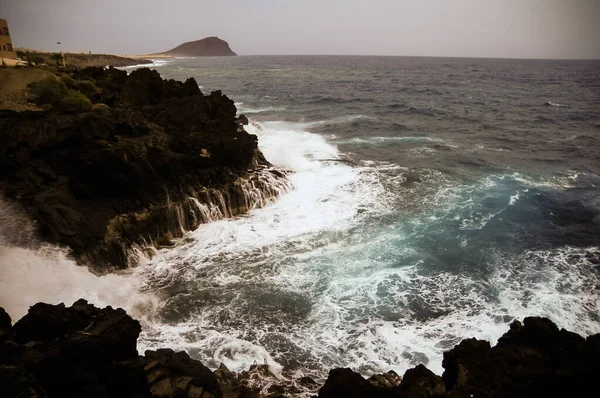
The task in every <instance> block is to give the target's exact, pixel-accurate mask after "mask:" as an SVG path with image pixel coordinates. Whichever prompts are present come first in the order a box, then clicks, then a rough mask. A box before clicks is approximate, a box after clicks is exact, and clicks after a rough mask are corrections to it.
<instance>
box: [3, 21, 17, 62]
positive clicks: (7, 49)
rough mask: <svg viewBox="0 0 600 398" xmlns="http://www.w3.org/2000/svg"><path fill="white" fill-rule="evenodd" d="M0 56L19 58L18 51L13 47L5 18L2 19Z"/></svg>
mask: <svg viewBox="0 0 600 398" xmlns="http://www.w3.org/2000/svg"><path fill="white" fill-rule="evenodd" d="M0 58H12V59H17V52H16V51H15V48H14V47H13V44H12V40H11V38H10V31H9V30H8V23H6V20H5V19H0Z"/></svg>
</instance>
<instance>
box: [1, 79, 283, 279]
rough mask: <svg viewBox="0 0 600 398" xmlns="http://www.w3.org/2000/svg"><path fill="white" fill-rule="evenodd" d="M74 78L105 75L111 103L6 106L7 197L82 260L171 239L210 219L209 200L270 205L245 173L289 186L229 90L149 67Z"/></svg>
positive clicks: (230, 208)
mask: <svg viewBox="0 0 600 398" xmlns="http://www.w3.org/2000/svg"><path fill="white" fill-rule="evenodd" d="M73 78H74V79H75V80H76V81H79V80H85V81H93V82H94V84H95V85H96V86H97V87H98V88H99V90H98V92H97V93H95V94H93V95H91V97H90V98H92V101H93V102H94V103H95V105H98V104H104V105H106V106H107V107H103V110H102V111H101V112H99V111H90V112H83V113H78V114H65V113H60V112H57V111H48V112H21V113H17V112H10V111H3V112H0V131H2V134H1V135H0V194H3V195H4V196H5V197H7V198H9V199H12V200H14V201H16V202H18V203H19V204H20V205H21V207H22V208H23V209H25V210H26V211H27V212H28V214H29V215H30V216H31V217H32V218H33V219H34V220H35V221H36V222H37V225H38V227H39V233H40V235H41V236H42V238H44V239H46V240H49V241H51V242H54V243H58V244H60V245H66V246H68V247H69V248H70V249H71V250H72V253H73V255H74V256H75V257H76V258H77V259H78V260H80V262H86V263H87V264H88V265H91V266H92V267H95V268H97V269H102V268H104V267H107V266H117V267H125V266H127V265H128V263H129V262H130V261H135V258H132V257H130V256H129V251H128V249H129V248H131V247H132V246H133V245H141V246H144V245H148V244H150V245H154V246H155V247H159V246H164V245H168V244H169V243H170V241H171V240H172V239H174V238H178V237H181V236H182V230H183V231H185V230H190V229H194V228H196V227H197V226H198V225H199V224H200V223H202V222H207V221H208V220H209V219H210V217H208V216H207V214H204V213H208V210H206V211H204V213H203V210H202V209H200V208H198V206H197V203H200V204H204V205H206V206H207V208H208V207H211V206H213V205H215V206H217V208H218V212H220V214H221V215H222V216H223V217H225V216H235V215H237V214H240V213H244V212H246V211H247V210H248V209H249V208H251V207H252V206H258V207H260V206H261V205H264V204H265V203H266V201H259V202H257V203H250V199H249V198H250V196H249V195H248V192H247V190H246V185H245V184H247V183H246V182H245V181H248V180H252V184H253V185H255V186H256V187H257V188H258V189H259V190H261V192H263V193H264V197H265V198H269V197H274V196H276V195H277V194H278V192H279V191H278V190H277V189H273V186H271V183H270V182H268V181H267V180H266V179H264V178H263V177H262V176H263V175H264V174H265V173H266V174H267V175H269V176H270V178H271V180H272V181H284V178H282V177H281V173H272V171H271V170H270V167H269V166H270V165H269V163H268V162H267V161H266V160H265V158H264V156H263V155H262V154H261V153H260V151H259V150H258V146H257V138H256V136H254V135H251V134H248V133H247V132H246V131H245V130H244V129H243V128H241V126H242V124H241V123H242V122H243V121H244V120H243V119H241V120H238V119H236V108H235V105H234V103H233V101H232V100H230V99H229V98H227V97H226V96H225V95H223V94H222V93H221V92H220V91H215V92H213V93H211V94H210V95H203V94H202V92H201V91H200V89H199V88H198V84H197V83H196V81H195V80H194V79H193V78H190V79H188V80H186V82H185V83H182V82H178V81H175V80H163V79H162V78H161V77H160V75H159V74H158V73H157V72H156V71H153V70H150V69H146V68H142V69H137V70H135V71H133V72H132V73H131V74H129V75H127V73H126V72H124V71H120V70H116V69H113V68H110V69H107V70H104V69H102V68H87V69H84V70H82V71H79V72H77V73H75V74H74V75H73ZM246 121H247V120H246ZM282 186H283V185H282ZM190 198H193V199H190ZM195 201H196V202H195Z"/></svg>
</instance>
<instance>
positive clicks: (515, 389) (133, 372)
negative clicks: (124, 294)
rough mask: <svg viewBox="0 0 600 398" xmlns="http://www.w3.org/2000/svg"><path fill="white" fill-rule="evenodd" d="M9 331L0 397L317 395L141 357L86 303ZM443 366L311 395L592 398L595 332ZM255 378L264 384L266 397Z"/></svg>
mask: <svg viewBox="0 0 600 398" xmlns="http://www.w3.org/2000/svg"><path fill="white" fill-rule="evenodd" d="M3 313H4V312H3V310H1V309H0V314H3ZM7 319H8V323H7ZM0 321H1V322H2V323H1V325H2V327H4V328H6V327H7V325H8V324H9V322H10V318H7V317H4V316H2V315H0ZM9 331H10V333H9V336H8V338H7V339H5V341H3V342H2V343H1V344H0V396H1V397H3V398H4V397H7V398H13V397H98V398H104V397H106V398H108V397H123V398H125V397H127V398H132V397H148V398H149V397H172V398H176V397H177V398H179V397H187V398H193V397H194V398H197V397H199V398H211V397H213V398H222V397H225V398H242V397H243V398H255V397H256V398H258V397H264V396H266V397H273V398H274V397H284V396H290V395H294V394H299V393H302V394H305V395H306V393H307V392H310V391H314V390H315V389H316V383H315V382H314V381H313V380H312V379H310V378H303V379H301V380H299V381H297V383H294V382H291V380H288V382H285V380H281V379H277V377H276V376H274V375H273V374H272V372H271V371H270V369H269V367H268V366H267V365H253V366H252V367H251V368H250V369H249V370H248V371H245V372H240V373H234V372H231V371H229V370H228V369H227V367H226V366H224V365H221V366H220V367H219V369H217V370H216V371H215V372H214V373H213V372H211V371H210V370H209V369H208V368H206V367H205V366H204V365H202V363H200V362H199V361H197V360H194V359H192V358H190V357H189V355H188V354H186V353H185V352H175V351H173V350H169V349H159V350H156V351H147V352H146V356H145V357H142V356H138V355H137V351H136V350H135V343H136V339H137V337H138V334H139V333H140V327H139V323H138V322H137V321H135V320H133V319H132V318H130V317H129V316H128V315H127V314H125V312H124V311H123V310H121V309H112V308H110V307H106V308H104V309H99V308H96V307H94V306H93V305H90V304H88V303H87V302H86V301H85V300H79V301H77V302H76V303H75V304H73V305H72V306H71V307H66V306H64V305H49V304H43V303H38V304H36V305H34V306H33V307H31V309H30V311H29V313H28V314H27V315H26V316H25V317H23V318H22V319H21V320H19V321H18V322H17V323H16V324H15V326H14V327H13V328H11V329H10V330H9ZM443 366H444V368H445V372H444V374H443V377H440V376H437V375H435V374H434V373H432V372H431V371H430V370H428V369H427V368H426V367H425V366H423V365H418V366H417V367H415V368H412V369H409V370H407V371H406V372H405V374H404V376H403V377H402V379H400V377H399V376H398V375H397V374H395V373H394V372H388V373H386V374H380V375H373V376H371V377H370V378H369V379H368V380H366V379H365V378H364V377H362V376H361V375H360V374H358V373H356V372H353V371H352V370H351V369H333V370H331V371H330V373H329V377H328V378H327V380H326V381H325V384H324V385H323V387H322V388H321V389H320V391H319V392H318V394H319V395H318V396H319V397H344V398H363V397H364V398H367V397H368V398H378V397H379V398H392V397H394V398H415V397H423V398H425V397H452V398H458V397H469V396H473V397H538V396H589V391H594V388H595V384H596V376H597V374H599V372H600V334H597V335H594V336H590V337H588V338H587V339H583V338H582V337H580V336H579V335H577V334H575V333H571V332H568V331H565V330H559V329H558V328H557V327H556V325H554V324H553V323H552V322H550V321H549V320H547V319H544V318H525V320H524V322H523V324H521V323H520V322H514V323H513V324H512V325H511V328H510V330H509V331H508V332H507V333H506V334H505V335H504V336H502V338H500V339H499V341H498V344H497V345H496V346H495V347H491V346H490V344H489V343H488V342H484V341H479V340H476V339H467V340H463V341H462V342H461V343H460V344H459V345H457V346H456V347H455V348H454V349H452V350H450V351H448V352H447V353H445V354H444V361H443ZM260 381H266V382H267V383H268V384H266V385H269V386H270V387H269V388H268V389H267V391H264V390H261V387H260ZM280 381H281V383H280ZM294 384H297V385H296V386H294ZM264 385H265V384H263V386H264ZM298 386H303V387H305V388H307V390H301V389H300V388H298ZM263 388H264V387H263Z"/></svg>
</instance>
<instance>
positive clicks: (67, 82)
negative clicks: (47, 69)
mask: <svg viewBox="0 0 600 398" xmlns="http://www.w3.org/2000/svg"><path fill="white" fill-rule="evenodd" d="M60 80H61V81H62V82H63V83H64V84H65V86H67V87H68V88H75V80H73V79H72V78H71V76H63V77H61V78H60Z"/></svg>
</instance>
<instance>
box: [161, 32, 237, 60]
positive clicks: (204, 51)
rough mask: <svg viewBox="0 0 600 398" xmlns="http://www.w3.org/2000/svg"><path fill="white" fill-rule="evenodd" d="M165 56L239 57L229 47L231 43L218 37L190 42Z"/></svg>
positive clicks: (167, 52)
mask: <svg viewBox="0 0 600 398" xmlns="http://www.w3.org/2000/svg"><path fill="white" fill-rule="evenodd" d="M164 55H168V56H171V57H229V56H234V55H237V54H236V53H234V52H233V51H232V50H231V48H230V47H229V43H227V42H226V41H225V40H221V39H219V38H218V37H206V38H204V39H202V40H195V41H188V42H186V43H183V44H180V45H179V46H177V47H175V48H173V49H172V50H169V51H165V53H164Z"/></svg>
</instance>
